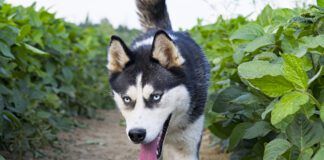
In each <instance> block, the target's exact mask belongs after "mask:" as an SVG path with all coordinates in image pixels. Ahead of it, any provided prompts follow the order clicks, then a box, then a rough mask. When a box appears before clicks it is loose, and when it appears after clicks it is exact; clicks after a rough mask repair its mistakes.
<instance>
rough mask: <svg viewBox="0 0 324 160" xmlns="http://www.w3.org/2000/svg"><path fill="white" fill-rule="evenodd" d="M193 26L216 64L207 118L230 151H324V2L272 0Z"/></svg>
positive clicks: (315, 154)
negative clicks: (249, 11) (279, 0)
mask: <svg viewBox="0 0 324 160" xmlns="http://www.w3.org/2000/svg"><path fill="white" fill-rule="evenodd" d="M191 34H192V36H193V37H194V38H195V39H196V40H197V41H198V43H199V44H200V45H202V46H203V48H204V49H205V51H206V52H207V55H208V57H209V59H210V62H211V64H212V65H213V68H212V78H211V88H210V93H211V94H210V102H209V103H208V110H207V113H206V114H207V122H206V126H207V127H208V128H209V129H210V130H211V132H212V133H213V134H214V135H216V136H217V137H219V138H221V139H223V140H224V142H225V144H226V147H227V149H228V151H230V152H232V154H231V159H251V160H252V159H253V160H256V159H265V160H275V159H287V160H288V159H289V160H293V159H303V160H304V159H305V160H306V159H311V158H313V159H321V158H323V156H322V155H323V150H324V148H323V145H324V141H323V140H324V139H323V136H322V135H323V134H324V123H323V122H324V71H323V66H324V9H323V8H321V7H319V6H311V7H310V8H309V9H307V10H304V9H272V8H271V7H270V6H266V7H265V8H264V9H263V11H262V13H261V14H260V15H259V16H258V18H257V20H255V21H248V20H247V19H246V18H244V17H238V18H236V19H231V20H223V19H222V18H219V19H218V21H217V22H216V23H215V24H212V25H208V26H201V25H199V26H197V27H194V28H193V29H192V30H191Z"/></svg>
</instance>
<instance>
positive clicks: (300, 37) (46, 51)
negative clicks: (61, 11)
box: [0, 0, 324, 160]
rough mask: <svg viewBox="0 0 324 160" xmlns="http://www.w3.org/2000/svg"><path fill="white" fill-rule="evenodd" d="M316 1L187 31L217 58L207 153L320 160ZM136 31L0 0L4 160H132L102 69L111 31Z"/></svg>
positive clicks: (235, 158) (322, 110) (323, 127)
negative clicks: (71, 20)
mask: <svg viewBox="0 0 324 160" xmlns="http://www.w3.org/2000/svg"><path fill="white" fill-rule="evenodd" d="M317 4H318V5H316V6H308V7H306V8H296V9H286V8H279V9H273V8H271V7H270V6H266V7H265V8H264V9H263V11H262V13H261V14H260V15H259V16H258V17H257V19H256V20H249V19H248V18H247V17H242V16H239V17H237V18H233V19H223V18H222V17H221V16H220V17H218V19H217V21H216V22H215V23H213V24H209V25H201V23H200V21H198V24H197V25H196V26H195V27H193V28H192V29H190V30H188V32H189V33H190V34H191V36H192V37H193V38H194V39H195V40H196V41H197V43H199V45H200V46H202V48H203V50H204V51H205V52H206V55H207V57H208V60H209V62H210V64H211V66H212V69H211V75H212V77H211V85H210V88H209V100H208V104H207V106H206V113H205V114H206V122H205V127H206V129H205V134H204V137H203V145H202V150H201V153H202V155H201V156H202V159H203V160H212V159H231V160H241V159H244V160H259V159H260V160H261V159H264V160H277V159H279V160H322V159H324V137H323V135H324V123H323V122H324V71H323V70H324V69H323V68H324V2H323V1H322V0H318V1H317ZM139 33H140V31H138V30H136V29H128V28H127V27H118V28H114V27H112V25H111V24H110V23H109V21H108V20H102V21H101V23H100V24H92V23H91V22H90V20H89V19H87V20H86V21H85V22H84V23H82V24H80V25H76V24H73V23H69V22H66V21H65V20H63V19H59V18H56V17H55V14H52V13H49V12H48V11H46V10H45V9H40V10H36V9H35V6H34V5H33V6H30V7H21V6H18V7H13V6H11V5H10V4H6V3H4V2H2V1H1V0H0V160H3V159H18V160H19V159H91V158H93V157H96V159H107V158H108V159H109V158H110V159H114V160H118V159H135V157H136V154H137V149H136V146H133V145H131V144H130V143H129V142H128V141H127V138H125V137H123V136H126V134H125V133H124V127H123V121H122V118H121V117H120V115H119V114H118V112H117V111H116V110H114V103H113V100H112V98H111V96H110V90H109V85H108V73H107V70H106V68H105V65H106V49H107V45H108V42H109V39H110V35H113V34H118V35H120V36H121V37H123V38H124V39H126V42H127V43H128V44H129V43H130V42H131V39H133V38H134V37H135V36H136V35H138V34H139ZM116 144H119V145H116ZM122 144H123V145H122ZM115 146H118V147H115ZM134 155H135V156H134Z"/></svg>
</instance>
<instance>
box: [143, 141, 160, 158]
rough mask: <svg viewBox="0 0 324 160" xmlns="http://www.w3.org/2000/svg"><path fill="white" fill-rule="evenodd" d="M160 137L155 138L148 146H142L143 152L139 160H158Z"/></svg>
mask: <svg viewBox="0 0 324 160" xmlns="http://www.w3.org/2000/svg"><path fill="white" fill-rule="evenodd" d="M158 140H159V137H157V138H155V140H154V141H152V142H151V143H147V144H141V150H140V155H139V159H140V160H157V158H156V151H157V147H158Z"/></svg>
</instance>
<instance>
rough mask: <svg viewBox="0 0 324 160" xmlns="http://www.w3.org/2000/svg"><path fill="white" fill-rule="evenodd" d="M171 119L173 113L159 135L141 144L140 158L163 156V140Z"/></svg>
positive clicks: (152, 159) (151, 158)
mask: <svg viewBox="0 0 324 160" xmlns="http://www.w3.org/2000/svg"><path fill="white" fill-rule="evenodd" d="M170 119H171V114H170V115H169V117H168V119H167V120H166V121H165V122H164V124H163V129H162V130H161V132H160V133H159V135H158V136H157V137H156V138H155V139H154V140H153V141H152V142H150V143H147V144H141V150H140V157H139V159H140V160H157V159H159V158H160V157H161V154H162V148H163V142H164V138H165V135H166V133H167V130H168V127H169V123H170Z"/></svg>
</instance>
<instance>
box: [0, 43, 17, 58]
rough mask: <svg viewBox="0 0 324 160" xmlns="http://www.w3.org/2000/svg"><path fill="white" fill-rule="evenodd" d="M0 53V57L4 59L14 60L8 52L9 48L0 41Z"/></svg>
mask: <svg viewBox="0 0 324 160" xmlns="http://www.w3.org/2000/svg"><path fill="white" fill-rule="evenodd" d="M0 52H1V53H2V55H4V56H6V57H9V58H15V57H14V56H13V55H12V53H11V51H10V47H9V46H8V45H7V44H5V43H3V42H1V41H0Z"/></svg>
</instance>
